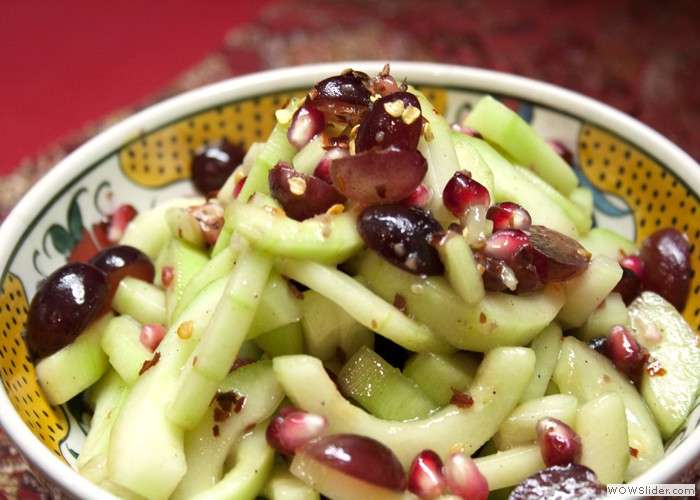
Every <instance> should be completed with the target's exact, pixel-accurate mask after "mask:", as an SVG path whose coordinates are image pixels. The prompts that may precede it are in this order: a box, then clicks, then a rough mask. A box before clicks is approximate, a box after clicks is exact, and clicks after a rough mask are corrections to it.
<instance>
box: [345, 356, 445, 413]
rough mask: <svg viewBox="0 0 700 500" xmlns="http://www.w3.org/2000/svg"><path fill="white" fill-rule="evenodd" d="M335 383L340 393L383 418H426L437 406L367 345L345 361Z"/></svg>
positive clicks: (413, 383) (411, 381) (414, 384)
mask: <svg viewBox="0 0 700 500" xmlns="http://www.w3.org/2000/svg"><path fill="white" fill-rule="evenodd" d="M338 385H339V386H340V389H341V390H342V391H343V394H345V395H347V396H348V397H350V398H352V399H353V400H355V401H356V402H357V403H358V404H359V405H360V406H362V407H363V408H364V409H365V410H367V411H368V412H369V413H371V414H372V415H374V416H375V417H377V418H381V419H384V420H396V421H407V420H413V419H416V418H425V417H427V416H428V415H430V414H431V413H432V412H433V411H434V410H435V409H437V408H438V405H437V404H436V403H435V402H434V401H432V400H431V399H430V398H429V397H428V396H426V395H425V394H424V393H423V391H421V389H420V388H419V387H418V385H417V384H416V383H415V382H413V380H411V379H410V378H408V377H406V376H405V375H403V374H402V373H401V370H399V369H398V368H395V367H393V366H391V365H390V364H389V363H387V362H386V361H385V360H384V359H383V358H382V357H381V356H380V355H379V354H377V353H376V352H374V351H373V350H372V349H370V348H368V347H366V346H363V347H361V348H360V349H359V350H358V351H357V352H356V353H355V354H354V355H353V356H351V357H350V359H348V362H347V363H345V365H344V366H343V368H342V369H341V370H340V372H339V373H338Z"/></svg>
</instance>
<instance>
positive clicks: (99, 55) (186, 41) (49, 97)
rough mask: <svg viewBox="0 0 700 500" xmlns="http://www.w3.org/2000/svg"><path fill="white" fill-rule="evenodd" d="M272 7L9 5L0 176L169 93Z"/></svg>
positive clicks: (237, 3) (216, 0) (191, 2)
mask: <svg viewBox="0 0 700 500" xmlns="http://www.w3.org/2000/svg"><path fill="white" fill-rule="evenodd" d="M269 3H271V0H253V1H251V0H234V1H232V0H163V1H159V2H148V1H142V0H119V1H112V2H95V1H93V0H61V1H47V0H3V2H2V3H0V69H1V70H0V144H1V145H2V151H1V152H0V175H2V174H6V173H9V172H10V171H11V170H12V169H13V168H15V167H17V166H18V165H19V164H20V163H21V161H22V160H23V159H25V158H28V157H34V156H36V155H37V154H39V153H41V152H42V151H43V150H44V149H46V148H48V147H50V146H52V145H53V144H54V143H56V142H58V141H60V140H61V139H63V138H65V137H67V136H68V135H69V134H71V133H74V132H76V131H77V130H79V129H81V128H83V127H84V126H86V125H87V124H88V123H91V122H94V121H96V120H99V119H102V118H104V117H105V116H107V115H108V114H109V113H112V112H114V111H115V110H119V109H122V108H125V107H126V106H131V105H133V104H135V103H137V102H139V101H142V100H144V99H145V98H147V97H148V96H149V95H151V94H154V93H156V92H157V91H159V90H161V89H162V88H164V87H165V86H166V85H167V84H169V83H170V82H171V81H172V80H173V79H175V78H176V77H178V76H180V75H181V74H182V73H184V72H185V71H186V70H188V69H189V68H190V67H191V66H193V65H194V64H195V63H197V62H199V61H200V60H201V59H203V58H204V57H205V56H206V55H207V54H209V53H211V52H213V51H215V50H216V49H218V48H219V47H220V46H221V44H222V41H223V39H224V36H225V34H226V32H227V31H228V30H230V29H232V28H235V27H237V26H241V25H243V24H245V23H248V22H250V21H251V20H252V19H254V18H255V17H257V15H258V14H259V12H260V10H261V9H262V8H264V6H265V5H267V4H269Z"/></svg>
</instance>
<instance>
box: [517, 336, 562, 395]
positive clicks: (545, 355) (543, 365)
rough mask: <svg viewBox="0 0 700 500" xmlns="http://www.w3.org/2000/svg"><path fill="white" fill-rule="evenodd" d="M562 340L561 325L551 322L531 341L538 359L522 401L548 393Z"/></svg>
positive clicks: (531, 346)
mask: <svg viewBox="0 0 700 500" xmlns="http://www.w3.org/2000/svg"><path fill="white" fill-rule="evenodd" d="M561 341H562V330H561V327H560V326H559V325H558V324H557V323H550V324H549V325H547V326H546V327H545V328H544V329H543V330H542V331H541V332H540V333H538V334H537V336H536V337H535V338H534V339H533V340H532V342H531V343H530V348H531V349H532V350H533V351H535V358H536V360H537V361H535V374H534V375H533V376H532V380H530V385H528V386H527V389H525V392H524V393H523V397H522V398H521V399H520V402H521V403H524V402H525V401H527V400H530V399H535V398H540V397H542V396H544V395H545V394H546V393H547V387H548V386H549V383H550V380H551V377H552V372H553V371H554V366H555V365H556V364H557V360H558V359H559V351H560V350H561Z"/></svg>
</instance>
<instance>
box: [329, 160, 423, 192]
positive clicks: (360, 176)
mask: <svg viewBox="0 0 700 500" xmlns="http://www.w3.org/2000/svg"><path fill="white" fill-rule="evenodd" d="M328 168H329V173H330V176H331V180H332V182H333V185H334V186H335V187H336V189H338V191H340V192H341V193H343V194H344V195H345V196H347V197H348V198H349V199H351V200H354V201H357V202H360V203H364V204H375V203H394V202H397V201H400V200H403V199H404V198H407V197H408V196H410V195H411V194H412V193H413V192H414V191H415V189H416V188H417V187H418V186H420V184H421V181H422V180H423V178H424V177H425V173H426V172H427V170H428V163H427V162H426V161H425V158H424V157H423V155H422V154H420V153H419V152H418V151H404V150H400V149H397V148H393V147H392V148H388V149H377V150H372V151H366V152H364V153H359V154H357V155H352V156H346V157H341V158H336V159H333V160H331V162H330V165H329V167H328Z"/></svg>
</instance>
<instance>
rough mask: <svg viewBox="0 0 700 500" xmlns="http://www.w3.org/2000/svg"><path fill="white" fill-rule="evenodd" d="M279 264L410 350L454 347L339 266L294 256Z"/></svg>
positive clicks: (367, 325) (284, 270)
mask: <svg viewBox="0 0 700 500" xmlns="http://www.w3.org/2000/svg"><path fill="white" fill-rule="evenodd" d="M275 267H276V268H277V271H279V272H280V273H281V274H283V275H285V276H287V277H289V278H291V279H293V280H295V281H298V282H299V283H302V284H304V285H306V286H307V287H309V288H310V289H312V290H315V291H316V292H318V293H320V294H321V295H323V296H325V297H326V298H328V299H330V300H331V301H332V302H334V303H335V304H337V305H339V306H340V307H342V308H343V309H344V310H345V311H346V312H347V313H348V314H349V315H350V316H352V317H353V318H355V320H357V321H358V322H359V323H361V324H362V325H364V326H366V327H367V328H369V329H371V330H372V331H374V332H376V333H378V334H379V335H382V336H384V337H386V338H388V339H390V340H392V341H393V342H395V343H397V344H399V345H400V346H402V347H404V348H406V349H408V350H409V351H414V352H419V351H437V352H451V351H452V350H453V349H452V348H451V347H450V346H448V345H447V344H446V343H444V342H443V341H442V340H440V339H438V338H436V337H435V336H434V335H433V334H432V333H431V332H430V331H429V330H428V328H426V327H425V326H423V325H421V324H419V323H417V322H415V321H413V320H412V319H411V318H409V317H408V316H406V315H405V314H403V313H402V312H401V311H399V310H398V309H397V308H396V307H394V306H393V305H392V304H391V303H390V302H389V301H387V300H384V299H382V298H381V297H379V296H377V295H375V294H374V293H373V292H372V291H370V290H368V289H367V288H366V287H365V286H364V285H363V284H361V283H359V282H358V281H356V280H355V279H353V278H352V277H350V276H348V275H347V274H345V273H343V272H341V271H339V270H338V269H336V268H335V267H331V266H325V265H323V264H319V263H318V262H312V261H302V260H291V259H277V261H276V262H275ZM390 300H393V296H392V298H391V299H390Z"/></svg>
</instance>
